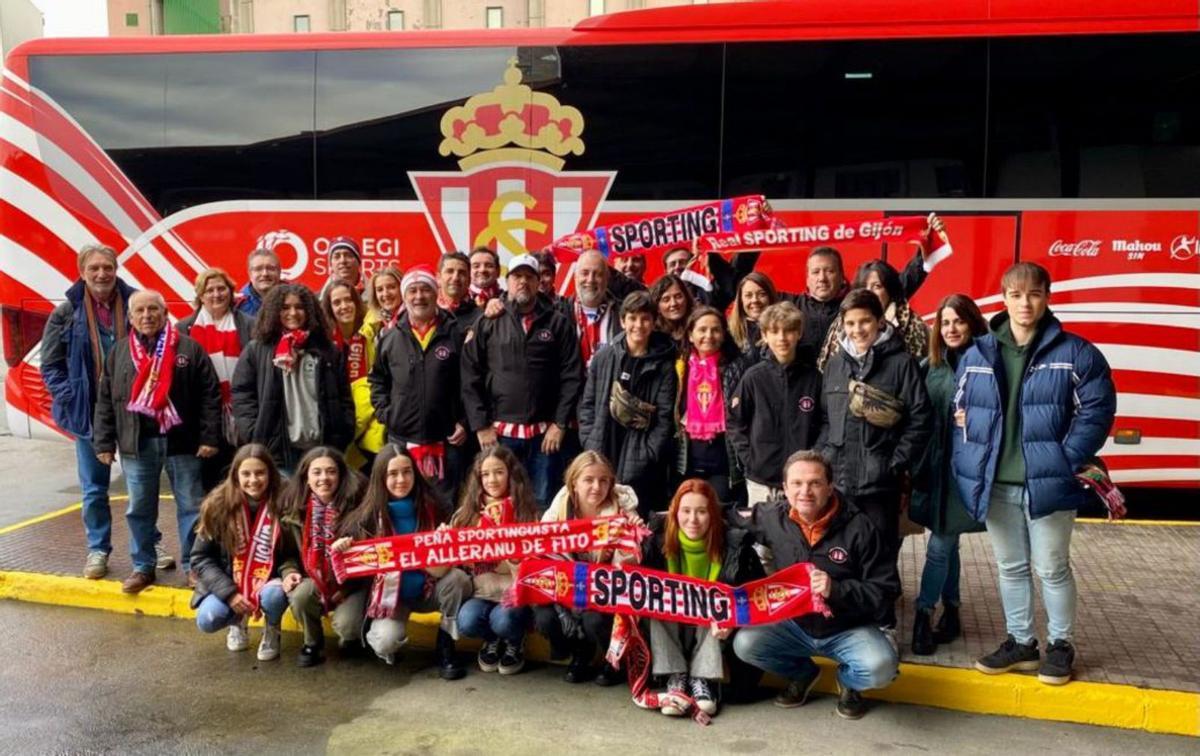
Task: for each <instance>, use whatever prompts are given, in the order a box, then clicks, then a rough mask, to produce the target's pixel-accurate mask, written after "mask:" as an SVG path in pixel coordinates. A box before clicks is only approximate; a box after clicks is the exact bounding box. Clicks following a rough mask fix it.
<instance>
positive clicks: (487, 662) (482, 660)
mask: <svg viewBox="0 0 1200 756" xmlns="http://www.w3.org/2000/svg"><path fill="white" fill-rule="evenodd" d="M479 668H480V669H481V670H483V671H484V672H495V671H496V670H498V669H500V639H499V638H497V639H495V640H490V641H484V642H483V645H482V646H480V647H479Z"/></svg>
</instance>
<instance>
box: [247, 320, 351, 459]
mask: <svg viewBox="0 0 1200 756" xmlns="http://www.w3.org/2000/svg"><path fill="white" fill-rule="evenodd" d="M275 346H276V345H275V344H263V343H262V342H260V341H259V340H258V339H254V340H253V341H251V342H250V343H249V344H247V345H246V348H245V349H243V350H242V354H241V356H240V357H239V358H238V365H237V369H236V370H235V371H234V373H233V382H232V384H231V388H232V390H233V419H234V422H235V423H236V425H237V434H238V443H242V444H247V443H250V442H251V441H254V442H257V443H260V444H265V445H266V447H267V448H268V449H270V451H271V455H272V456H273V457H275V461H276V462H278V463H279V465H280V466H281V467H285V468H288V469H291V468H293V467H295V466H296V463H297V462H299V461H300V457H301V456H303V450H300V449H295V448H293V447H292V443H291V441H290V440H289V439H288V430H287V408H286V407H285V406H284V399H283V371H282V369H280V368H278V367H276V366H275V362H274V360H275ZM304 351H306V352H308V353H310V354H314V355H316V356H317V358H318V360H319V364H318V367H317V370H318V375H317V392H318V396H317V403H318V405H319V407H320V409H319V411H320V413H321V429H322V430H321V435H322V442H323V443H325V444H327V445H329V446H332V447H334V448H336V449H344V448H345V447H346V446H348V445H349V444H350V442H351V441H353V440H354V400H353V399H352V398H351V396H350V381H349V380H348V379H347V377H346V370H345V367H344V366H343V364H342V356H341V354H340V353H339V352H338V350H337V349H335V348H334V347H333V346H332V345H330V344H324V345H318V344H313V343H312V342H311V341H310V342H309V344H307V345H305V350H304Z"/></svg>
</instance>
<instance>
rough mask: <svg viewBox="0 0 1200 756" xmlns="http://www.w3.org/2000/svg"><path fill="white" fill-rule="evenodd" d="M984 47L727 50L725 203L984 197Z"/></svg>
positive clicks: (832, 45) (825, 45) (976, 43)
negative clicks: (755, 198) (758, 198)
mask: <svg viewBox="0 0 1200 756" xmlns="http://www.w3.org/2000/svg"><path fill="white" fill-rule="evenodd" d="M986 60H987V49H986V42H984V41H982V40H951V41H903V42H788V43H776V44H731V45H729V46H728V51H727V63H726V79H725V82H726V83H725V137H724V148H723V156H724V162H723V166H722V168H723V173H722V177H723V182H722V191H721V194H722V195H724V196H728V195H733V194H741V193H745V192H750V191H754V192H759V191H761V192H764V193H766V194H767V195H768V196H771V197H777V198H787V197H794V198H821V199H824V198H839V197H866V198H884V197H978V196H980V193H981V191H982V183H983V182H982V177H983V159H984V131H985V129H984V119H985V113H984V110H985V103H986V92H987V89H986V73H987V66H986Z"/></svg>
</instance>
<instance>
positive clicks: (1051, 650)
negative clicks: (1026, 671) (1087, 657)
mask: <svg viewBox="0 0 1200 756" xmlns="http://www.w3.org/2000/svg"><path fill="white" fill-rule="evenodd" d="M1074 665H1075V648H1074V647H1073V646H1072V645H1071V642H1070V641H1065V640H1056V641H1054V642H1053V643H1051V644H1050V645H1049V646H1047V647H1046V658H1045V659H1043V660H1042V666H1041V668H1040V669H1039V670H1038V679H1039V680H1041V681H1042V682H1044V683H1046V684H1047V685H1066V684H1067V683H1069V682H1071V667H1073V666H1074Z"/></svg>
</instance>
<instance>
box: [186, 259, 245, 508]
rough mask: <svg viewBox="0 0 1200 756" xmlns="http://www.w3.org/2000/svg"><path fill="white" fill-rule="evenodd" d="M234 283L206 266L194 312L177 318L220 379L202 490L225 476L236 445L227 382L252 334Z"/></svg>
mask: <svg viewBox="0 0 1200 756" xmlns="http://www.w3.org/2000/svg"><path fill="white" fill-rule="evenodd" d="M236 290H237V289H236V286H235V284H234V282H233V279H232V278H230V277H229V274H228V273H226V272H225V271H224V270H221V269H220V268H208V269H206V270H202V271H200V274H199V275H197V276H196V299H195V305H196V311H195V312H193V313H192V314H191V315H189V316H187V317H186V318H184V319H183V320H181V321H179V325H178V328H179V332H180V333H181V334H183V335H184V336H191V337H192V339H193V340H195V341H196V342H197V343H198V344H200V346H201V347H203V348H204V351H205V352H206V353H208V356H209V359H211V360H212V364H213V369H215V370H216V372H217V380H218V381H220V382H221V430H222V434H221V435H222V441H221V445H220V447H219V451H218V452H217V454H216V455H215V456H213V457H210V458H208V459H206V460H205V461H204V465H203V467H202V468H201V471H200V479H201V482H202V483H203V485H204V490H205V491H211V490H212V489H213V488H215V487H216V486H217V485H219V484H220V482H221V480H222V479H223V478H224V477H225V471H226V470H228V469H229V464H230V462H231V461H232V460H233V452H234V450H235V449H236V448H237V429H236V428H235V427H234V423H233V394H232V392H231V390H230V381H232V380H233V371H234V369H235V368H236V367H237V362H238V357H239V356H240V355H241V353H242V349H243V348H244V347H245V346H246V344H248V343H249V342H250V339H251V338H253V334H254V318H253V316H250V315H247V314H246V313H244V312H241V311H239V310H236V309H235V308H234V306H233V301H234V292H235V291H236Z"/></svg>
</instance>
